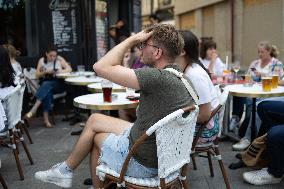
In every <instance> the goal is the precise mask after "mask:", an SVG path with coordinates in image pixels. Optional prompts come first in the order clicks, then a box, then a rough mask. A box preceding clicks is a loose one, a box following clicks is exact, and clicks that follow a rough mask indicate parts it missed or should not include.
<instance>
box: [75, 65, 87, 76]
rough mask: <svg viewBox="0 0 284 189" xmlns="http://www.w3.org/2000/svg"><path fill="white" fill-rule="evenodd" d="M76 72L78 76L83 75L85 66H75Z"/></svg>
mask: <svg viewBox="0 0 284 189" xmlns="http://www.w3.org/2000/svg"><path fill="white" fill-rule="evenodd" d="M77 71H78V74H79V75H83V74H84V71H85V65H78V66H77Z"/></svg>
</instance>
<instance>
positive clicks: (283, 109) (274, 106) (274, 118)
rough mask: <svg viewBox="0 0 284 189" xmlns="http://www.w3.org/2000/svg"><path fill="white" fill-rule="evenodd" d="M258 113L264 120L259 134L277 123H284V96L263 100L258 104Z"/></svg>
mask: <svg viewBox="0 0 284 189" xmlns="http://www.w3.org/2000/svg"><path fill="white" fill-rule="evenodd" d="M257 113H258V116H259V117H260V119H261V121H262V124H261V127H260V130H259V135H263V134H264V133H266V132H267V131H268V130H269V129H270V128H271V127H273V126H275V125H281V124H284V97H278V98H275V99H271V100H269V99H267V100H263V101H262V102H260V103H259V104H258V106H257Z"/></svg>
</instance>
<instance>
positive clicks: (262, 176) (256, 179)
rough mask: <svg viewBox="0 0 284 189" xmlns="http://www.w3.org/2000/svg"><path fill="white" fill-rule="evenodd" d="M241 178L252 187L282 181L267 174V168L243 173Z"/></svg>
mask: <svg viewBox="0 0 284 189" xmlns="http://www.w3.org/2000/svg"><path fill="white" fill-rule="evenodd" d="M243 178H244V180H245V181H246V182H248V183H250V184H254V185H264V184H277V183H280V182H281V180H282V178H276V177H274V176H273V175H271V174H269V173H268V171H267V168H263V169H261V170H258V171H250V172H246V173H243Z"/></svg>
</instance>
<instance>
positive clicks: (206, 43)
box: [199, 37, 225, 76]
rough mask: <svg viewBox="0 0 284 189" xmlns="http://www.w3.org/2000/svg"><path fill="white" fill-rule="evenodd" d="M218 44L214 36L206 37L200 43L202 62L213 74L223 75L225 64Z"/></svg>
mask: <svg viewBox="0 0 284 189" xmlns="http://www.w3.org/2000/svg"><path fill="white" fill-rule="evenodd" d="M216 49H217V44H216V42H215V41H213V39H212V38H208V37H204V38H202V39H201V43H200V58H199V60H200V62H201V63H202V64H203V65H204V66H205V68H207V69H208V70H209V72H210V74H211V76H215V75H222V74H223V71H224V69H225V65H224V63H223V62H222V60H221V59H220V58H219V57H218V54H217V51H216Z"/></svg>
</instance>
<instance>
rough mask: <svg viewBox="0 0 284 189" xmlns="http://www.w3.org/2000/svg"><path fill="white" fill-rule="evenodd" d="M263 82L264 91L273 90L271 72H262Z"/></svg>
mask: <svg viewBox="0 0 284 189" xmlns="http://www.w3.org/2000/svg"><path fill="white" fill-rule="evenodd" d="M261 83H262V90H263V91H264V92H269V91H271V88H272V76H271V74H268V73H267V74H262V75H261Z"/></svg>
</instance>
